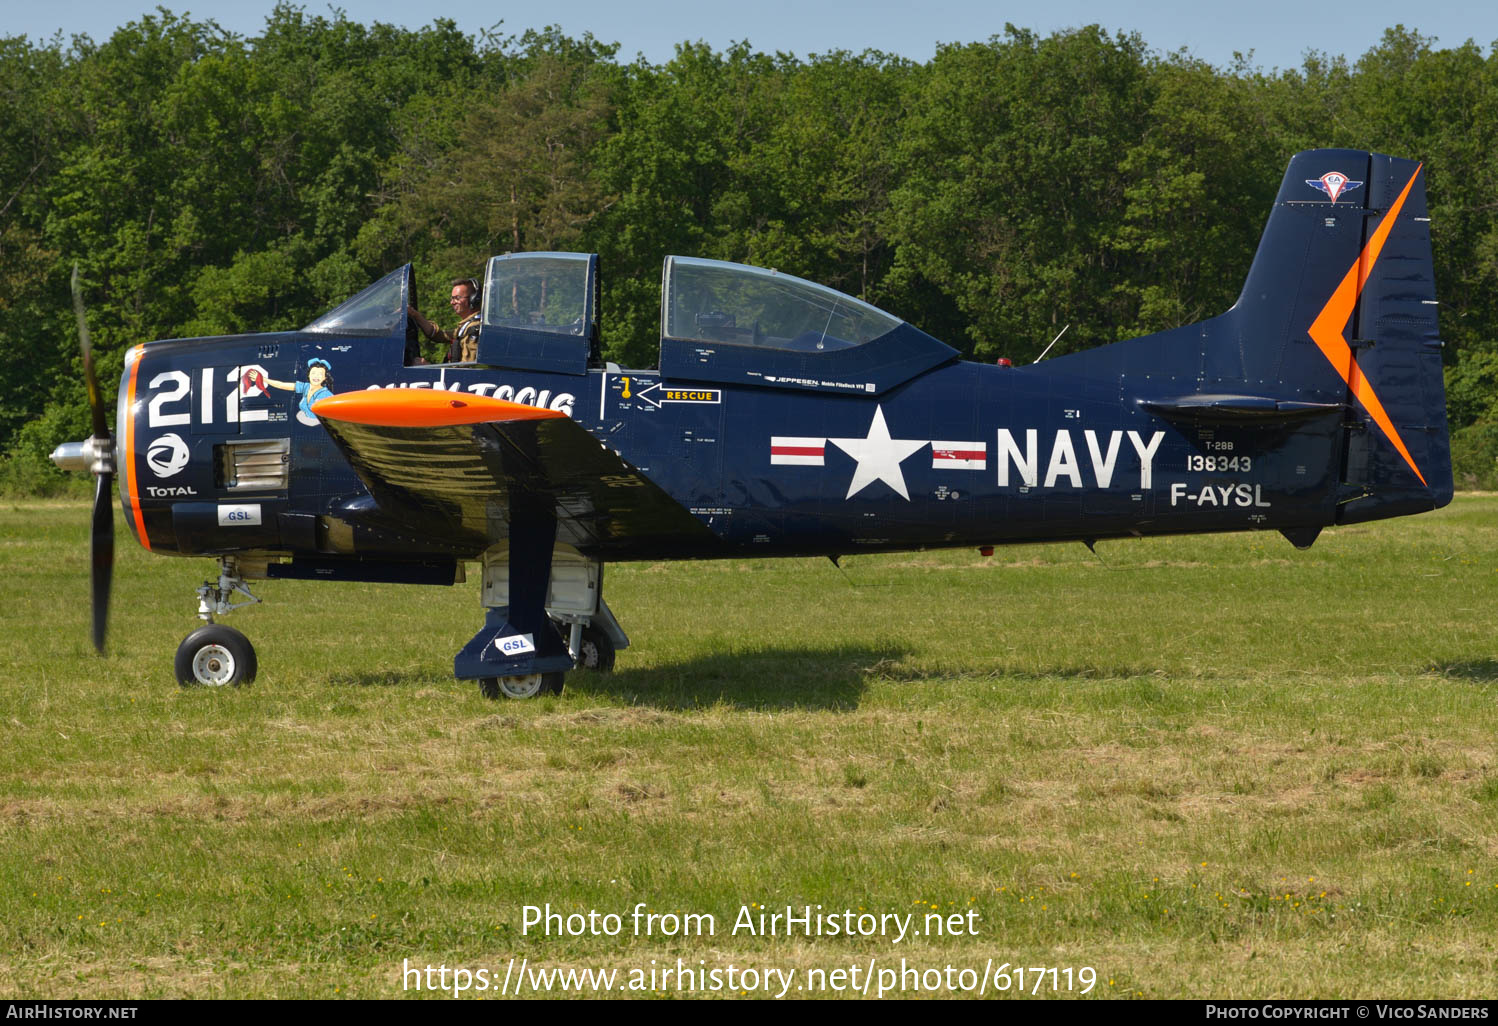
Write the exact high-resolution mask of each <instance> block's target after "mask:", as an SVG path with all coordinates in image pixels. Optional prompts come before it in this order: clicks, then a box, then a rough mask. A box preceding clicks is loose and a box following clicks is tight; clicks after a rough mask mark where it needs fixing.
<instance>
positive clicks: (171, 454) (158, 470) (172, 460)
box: [146, 433, 187, 477]
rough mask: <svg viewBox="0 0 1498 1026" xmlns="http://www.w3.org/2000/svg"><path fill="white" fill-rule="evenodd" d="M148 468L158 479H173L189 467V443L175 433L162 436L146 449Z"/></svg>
mask: <svg viewBox="0 0 1498 1026" xmlns="http://www.w3.org/2000/svg"><path fill="white" fill-rule="evenodd" d="M146 466H148V467H150V468H151V471H152V472H153V473H154V474H155V475H156V476H157V477H171V476H172V475H173V474H176V473H177V472H178V471H180V470H181V469H182V468H183V467H185V466H187V443H186V442H184V441H183V440H182V436H181V435H178V434H175V433H170V434H165V435H162V436H161V437H160V438H157V439H156V440H155V441H153V442H152V443H151V445H150V447H149V448H147V449H146Z"/></svg>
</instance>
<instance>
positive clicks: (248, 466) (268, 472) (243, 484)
mask: <svg viewBox="0 0 1498 1026" xmlns="http://www.w3.org/2000/svg"><path fill="white" fill-rule="evenodd" d="M218 457H219V458H218V468H217V469H218V477H219V480H218V482H217V484H218V486H219V487H220V488H222V489H224V490H225V491H229V492H284V491H286V484H287V480H288V477H289V473H288V472H289V470H290V467H291V439H289V438H257V439H255V440H254V441H252V442H225V443H224V444H223V445H220V446H219V447H218Z"/></svg>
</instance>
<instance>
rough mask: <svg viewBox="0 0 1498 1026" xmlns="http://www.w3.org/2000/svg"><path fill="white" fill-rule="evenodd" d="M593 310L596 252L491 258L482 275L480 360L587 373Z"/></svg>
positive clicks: (593, 346)
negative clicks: (482, 299)
mask: <svg viewBox="0 0 1498 1026" xmlns="http://www.w3.org/2000/svg"><path fill="white" fill-rule="evenodd" d="M597 311H598V257H597V255H596V254H592V253H507V254H505V255H504V256H497V257H491V258H490V260H489V267H488V270H487V271H486V272H485V275H484V302H483V319H482V322H481V324H480V326H479V353H478V359H479V363H483V364H488V365H490V366H494V367H507V368H511V369H514V370H537V371H551V372H554V373H561V374H585V373H587V369H588V363H589V357H590V356H591V355H593V354H594V351H595V350H596V349H597V338H598V330H597V317H598V314H597ZM595 362H596V361H595Z"/></svg>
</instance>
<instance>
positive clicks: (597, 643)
mask: <svg viewBox="0 0 1498 1026" xmlns="http://www.w3.org/2000/svg"><path fill="white" fill-rule="evenodd" d="M577 668H578V669H579V670H592V671H594V672H595V673H612V672H613V669H614V642H613V639H611V638H610V637H609V636H608V633H607V632H605V631H604V630H603V629H602V628H600V627H598V626H597V625H595V624H589V625H588V626H586V627H584V628H583V637H582V641H581V643H580V644H579V645H578V653H577Z"/></svg>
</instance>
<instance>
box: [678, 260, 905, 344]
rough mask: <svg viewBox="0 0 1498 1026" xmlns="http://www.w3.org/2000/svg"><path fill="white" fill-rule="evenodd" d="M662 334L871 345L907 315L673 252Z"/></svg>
mask: <svg viewBox="0 0 1498 1026" xmlns="http://www.w3.org/2000/svg"><path fill="white" fill-rule="evenodd" d="M661 295H662V297H663V298H662V302H661V337H662V338H678V339H705V340H709V341H713V342H727V343H729V344H731V345H749V346H762V347H764V348H766V349H783V350H788V351H790V352H798V353H809V352H825V351H827V350H836V349H847V348H849V347H850V346H856V345H861V344H863V343H865V342H872V341H873V340H874V339H876V338H879V337H881V336H883V335H886V334H888V333H889V332H891V331H893V330H895V328H897V327H899V325H900V319H899V318H898V317H891V316H890V315H889V314H887V313H885V312H884V311H883V310H880V309H878V308H876V307H872V306H870V305H869V304H867V303H865V302H862V301H860V300H857V299H854V298H853V297H852V296H845V295H843V294H842V293H841V292H835V291H833V290H832V289H829V288H827V287H826V286H823V285H814V284H813V283H811V282H809V281H803V280H802V279H800V278H793V277H791V276H790V275H789V274H781V273H780V272H778V271H767V270H765V269H763V268H760V267H750V266H748V265H746V264H731V263H727V262H725V261H723V260H702V259H698V258H696V257H679V256H673V257H667V258H666V265H665V270H664V272H663V274H662V283H661Z"/></svg>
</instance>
